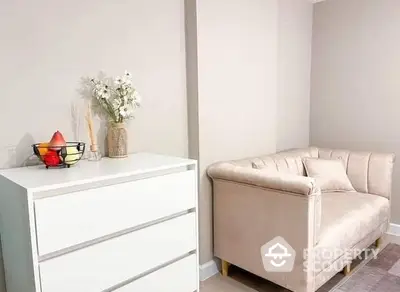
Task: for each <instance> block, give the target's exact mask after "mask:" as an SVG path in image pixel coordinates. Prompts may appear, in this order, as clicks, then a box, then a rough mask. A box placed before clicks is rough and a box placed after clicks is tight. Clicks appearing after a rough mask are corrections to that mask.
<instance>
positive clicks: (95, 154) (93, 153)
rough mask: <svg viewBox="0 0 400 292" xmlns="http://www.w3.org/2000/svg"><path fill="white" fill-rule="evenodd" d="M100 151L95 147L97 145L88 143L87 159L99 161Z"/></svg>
mask: <svg viewBox="0 0 400 292" xmlns="http://www.w3.org/2000/svg"><path fill="white" fill-rule="evenodd" d="M101 157H102V156H101V153H100V151H99V150H98V148H97V145H90V151H88V158H87V159H88V161H99V160H101Z"/></svg>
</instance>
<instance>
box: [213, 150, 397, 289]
mask: <svg viewBox="0 0 400 292" xmlns="http://www.w3.org/2000/svg"><path fill="white" fill-rule="evenodd" d="M303 157H315V158H325V159H326V158H337V159H341V160H343V163H344V165H345V167H346V172H347V175H348V177H349V179H350V181H351V183H352V185H353V187H354V188H355V190H356V191H355V192H332V193H327V192H324V193H321V190H320V188H319V187H318V186H317V185H316V182H315V179H314V178H311V177H307V176H306V174H305V170H304V166H303V164H302V158H303ZM393 163H394V155H393V154H386V153H371V152H351V151H347V150H332V149H321V148H315V147H310V148H306V149H293V150H288V151H284V152H280V153H276V154H272V155H267V156H263V157H254V158H248V159H243V160H235V161H229V162H219V163H216V164H213V165H211V166H210V167H209V168H208V171H207V172H208V175H209V177H211V179H212V182H213V197H214V254H215V256H216V257H218V258H220V259H221V260H222V270H223V271H222V272H223V274H225V275H226V274H227V271H228V267H229V265H230V264H233V265H236V266H238V267H241V268H243V269H245V270H247V271H249V272H251V273H253V274H256V275H258V276H261V277H263V278H265V279H267V280H269V281H272V282H275V283H276V284H278V285H280V286H283V287H286V288H287V289H289V290H291V291H299V292H302V291H306V292H314V291H316V290H317V289H318V288H319V287H321V286H322V285H323V284H324V283H326V282H327V281H328V280H329V279H330V278H332V277H333V276H334V275H335V274H336V273H338V272H340V271H341V270H344V271H345V272H349V266H350V264H351V261H352V259H354V258H355V257H356V256H358V255H359V254H360V252H361V251H362V250H364V249H366V248H367V247H369V246H370V245H372V244H373V243H374V242H375V243H377V244H379V240H380V238H381V236H382V235H383V234H384V233H385V232H386V231H387V228H388V225H389V221H390V196H391V184H392V169H393ZM260 166H261V167H263V168H267V169H268V168H271V169H275V170H278V172H276V171H275V172H273V171H272V172H266V171H264V170H260V169H256V168H257V167H260ZM277 236H280V237H282V238H284V239H285V240H286V242H287V243H288V244H290V246H291V247H292V248H293V250H294V251H295V253H296V257H295V260H294V266H293V270H292V271H291V272H277V271H274V272H267V271H266V269H265V266H264V265H263V261H264V260H265V259H263V256H262V247H263V246H264V245H265V244H266V243H268V242H269V241H270V240H272V239H274V238H276V237H277ZM278 260H279V258H278Z"/></svg>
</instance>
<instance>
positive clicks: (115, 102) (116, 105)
mask: <svg viewBox="0 0 400 292" xmlns="http://www.w3.org/2000/svg"><path fill="white" fill-rule="evenodd" d="M121 103H122V102H121V100H120V99H119V98H114V100H113V101H112V102H111V105H112V107H113V108H114V110H118V108H119V107H120V106H121Z"/></svg>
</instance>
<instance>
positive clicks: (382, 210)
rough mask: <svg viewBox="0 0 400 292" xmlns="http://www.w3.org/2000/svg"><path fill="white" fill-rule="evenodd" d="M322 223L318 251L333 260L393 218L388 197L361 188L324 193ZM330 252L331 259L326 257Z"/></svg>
mask: <svg viewBox="0 0 400 292" xmlns="http://www.w3.org/2000/svg"><path fill="white" fill-rule="evenodd" d="M321 201H322V204H321V205H322V206H321V227H320V232H319V237H318V238H319V242H317V244H316V246H315V252H316V254H317V255H318V254H322V253H323V256H322V257H323V258H324V260H327V261H326V264H328V263H329V262H333V261H334V260H336V259H337V258H339V257H340V256H342V255H343V254H344V253H345V252H349V251H350V249H351V248H352V247H353V246H355V245H356V244H357V243H358V242H359V241H361V240H362V239H363V238H365V237H366V236H367V235H368V234H369V233H371V232H372V231H374V230H375V229H377V228H379V226H380V225H381V224H382V223H383V222H385V221H387V220H388V219H389V209H390V203H389V200H388V199H387V198H384V197H380V196H377V195H371V194H365V193H358V192H341V193H338V192H332V193H323V194H322V196H321ZM328 256H330V257H331V258H330V259H328V258H327V259H325V258H326V257H328Z"/></svg>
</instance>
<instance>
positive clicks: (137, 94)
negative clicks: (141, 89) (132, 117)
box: [132, 90, 142, 107]
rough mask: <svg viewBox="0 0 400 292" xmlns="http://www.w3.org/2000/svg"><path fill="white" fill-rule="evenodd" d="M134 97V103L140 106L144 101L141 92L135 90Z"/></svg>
mask: <svg viewBox="0 0 400 292" xmlns="http://www.w3.org/2000/svg"><path fill="white" fill-rule="evenodd" d="M132 98H133V100H132V101H133V104H134V106H135V107H140V103H141V101H142V97H141V96H140V95H139V93H138V92H137V91H136V90H135V91H134V92H133V94H132Z"/></svg>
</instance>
